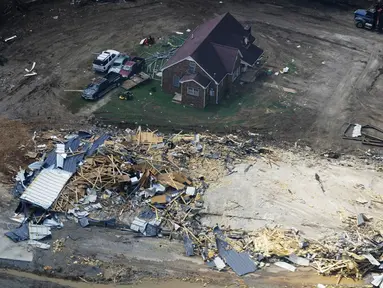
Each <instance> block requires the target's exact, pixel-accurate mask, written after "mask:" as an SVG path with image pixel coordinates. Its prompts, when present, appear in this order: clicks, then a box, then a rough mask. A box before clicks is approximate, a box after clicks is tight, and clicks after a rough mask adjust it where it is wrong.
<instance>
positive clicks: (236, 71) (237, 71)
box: [232, 66, 241, 82]
mask: <svg viewBox="0 0 383 288" xmlns="http://www.w3.org/2000/svg"><path fill="white" fill-rule="evenodd" d="M240 73H241V66H238V68H237V69H235V71H234V73H233V79H232V80H233V82H234V81H235V79H237V78H238V76H239V74H240Z"/></svg>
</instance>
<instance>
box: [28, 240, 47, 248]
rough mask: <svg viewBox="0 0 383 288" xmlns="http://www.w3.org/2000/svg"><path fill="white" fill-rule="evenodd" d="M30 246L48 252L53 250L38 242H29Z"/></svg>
mask: <svg viewBox="0 0 383 288" xmlns="http://www.w3.org/2000/svg"><path fill="white" fill-rule="evenodd" d="M28 245H31V246H33V247H37V248H40V249H44V250H47V249H49V248H51V245H49V244H45V243H41V242H39V241H36V240H28Z"/></svg>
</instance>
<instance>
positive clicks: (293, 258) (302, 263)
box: [288, 254, 310, 266]
mask: <svg viewBox="0 0 383 288" xmlns="http://www.w3.org/2000/svg"><path fill="white" fill-rule="evenodd" d="M288 259H289V260H290V261H291V262H293V263H295V264H297V265H300V266H309V265H310V260H309V259H307V258H303V257H298V256H297V255H295V254H291V255H290V256H289V258H288Z"/></svg>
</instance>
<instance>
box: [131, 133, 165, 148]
mask: <svg viewBox="0 0 383 288" xmlns="http://www.w3.org/2000/svg"><path fill="white" fill-rule="evenodd" d="M132 140H133V141H136V142H137V144H138V145H139V144H158V143H162V142H164V137H162V136H157V135H155V134H154V132H142V131H141V129H140V130H138V131H137V134H136V135H133V137H132Z"/></svg>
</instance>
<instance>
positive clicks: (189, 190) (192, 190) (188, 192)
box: [186, 187, 196, 196]
mask: <svg viewBox="0 0 383 288" xmlns="http://www.w3.org/2000/svg"><path fill="white" fill-rule="evenodd" d="M195 192H196V190H195V187H187V188H186V195H190V196H194V195H195Z"/></svg>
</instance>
